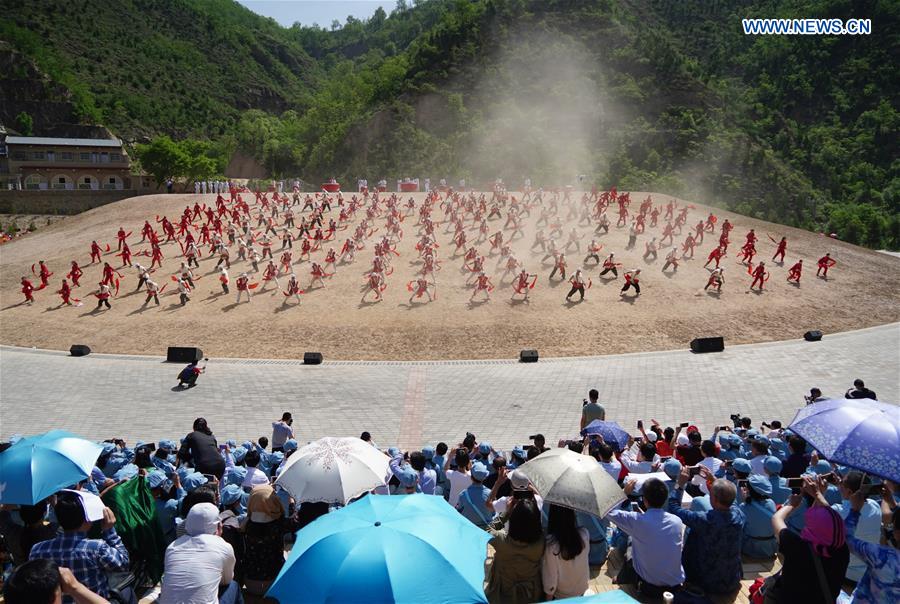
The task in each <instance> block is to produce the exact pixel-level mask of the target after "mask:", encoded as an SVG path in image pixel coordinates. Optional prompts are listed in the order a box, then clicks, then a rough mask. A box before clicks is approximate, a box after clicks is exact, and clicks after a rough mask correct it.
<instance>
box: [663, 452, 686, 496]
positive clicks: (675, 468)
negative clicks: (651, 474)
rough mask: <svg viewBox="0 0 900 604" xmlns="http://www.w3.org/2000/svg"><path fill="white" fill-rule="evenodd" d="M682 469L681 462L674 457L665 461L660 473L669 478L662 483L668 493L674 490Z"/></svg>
mask: <svg viewBox="0 0 900 604" xmlns="http://www.w3.org/2000/svg"><path fill="white" fill-rule="evenodd" d="M682 467H683V466H682V465H681V462H680V461H678V460H677V459H675V458H674V457H672V458H669V459H667V460H666V462H665V463H664V464H663V466H662V471H663V472H665V474H666V476H668V477H669V479H668V480H664V481H663V482H664V483H665V485H666V488H668V489H669V492H670V493H671V492H672V489H673V488H675V481H676V480H678V476H679V475H680V474H681V468H682Z"/></svg>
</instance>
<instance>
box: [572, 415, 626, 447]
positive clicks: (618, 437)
mask: <svg viewBox="0 0 900 604" xmlns="http://www.w3.org/2000/svg"><path fill="white" fill-rule="evenodd" d="M588 434H599V435H600V436H602V437H603V440H604V441H605V442H606V443H608V444H610V445H612V446H613V447H616V448H618V450H619V451H623V450H625V448H626V447H627V446H628V432H626V431H625V430H624V429H623V428H622V426H620V425H619V424H617V423H616V422H606V421H603V420H602V419H595V420H594V421H592V422H591V423H589V424H588V425H587V426H585V427H584V429H582V431H581V435H582V436H587V435H588Z"/></svg>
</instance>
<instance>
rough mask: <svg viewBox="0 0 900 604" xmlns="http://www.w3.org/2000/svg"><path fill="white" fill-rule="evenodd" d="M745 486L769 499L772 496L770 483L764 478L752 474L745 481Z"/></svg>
mask: <svg viewBox="0 0 900 604" xmlns="http://www.w3.org/2000/svg"><path fill="white" fill-rule="evenodd" d="M747 484H749V485H750V488H751V489H753V490H754V491H756V492H757V493H759V494H760V495H766V496H769V497H771V495H772V483H771V481H770V480H769V479H768V478H766V477H765V476H760V475H759V474H753V475H751V476H750V477H749V478H748V479H747Z"/></svg>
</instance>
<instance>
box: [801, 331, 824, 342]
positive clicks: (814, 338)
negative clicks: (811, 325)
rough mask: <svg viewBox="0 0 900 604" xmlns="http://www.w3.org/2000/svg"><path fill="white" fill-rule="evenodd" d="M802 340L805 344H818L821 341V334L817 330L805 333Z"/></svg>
mask: <svg viewBox="0 0 900 604" xmlns="http://www.w3.org/2000/svg"><path fill="white" fill-rule="evenodd" d="M803 339H804V340H806V341H807V342H818V341H819V340H821V339H822V332H821V331H819V330H818V329H813V330H811V331H807V332H806V333H805V334H803Z"/></svg>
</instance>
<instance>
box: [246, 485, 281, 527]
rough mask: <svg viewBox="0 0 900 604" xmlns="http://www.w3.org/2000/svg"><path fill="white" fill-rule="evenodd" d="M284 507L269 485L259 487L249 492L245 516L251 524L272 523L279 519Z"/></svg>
mask: <svg viewBox="0 0 900 604" xmlns="http://www.w3.org/2000/svg"><path fill="white" fill-rule="evenodd" d="M283 513H284V507H283V506H282V505H281V500H280V499H279V498H278V495H276V494H275V489H273V488H272V487H271V486H269V485H260V486H258V487H256V488H255V489H253V490H252V491H251V492H250V501H248V502H247V514H248V515H249V518H250V520H251V521H253V522H272V521H274V520H278V519H279V518H281V516H282V514H283Z"/></svg>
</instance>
